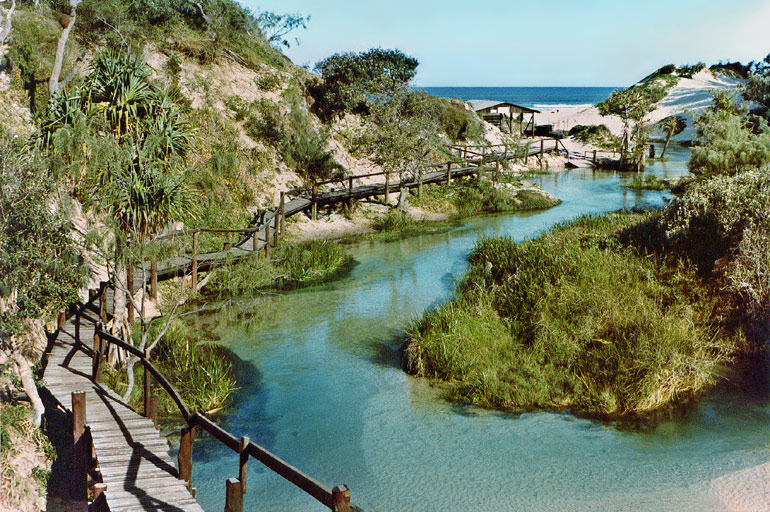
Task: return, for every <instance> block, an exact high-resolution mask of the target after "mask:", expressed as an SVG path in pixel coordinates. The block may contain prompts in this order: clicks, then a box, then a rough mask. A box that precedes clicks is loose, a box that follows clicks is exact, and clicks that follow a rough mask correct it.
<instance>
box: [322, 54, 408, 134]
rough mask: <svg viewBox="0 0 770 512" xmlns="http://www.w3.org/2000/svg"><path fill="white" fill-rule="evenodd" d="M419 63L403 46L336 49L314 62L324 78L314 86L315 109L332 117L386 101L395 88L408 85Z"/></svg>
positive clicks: (364, 109) (326, 116) (363, 109)
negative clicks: (396, 47) (360, 50)
mask: <svg viewBox="0 0 770 512" xmlns="http://www.w3.org/2000/svg"><path fill="white" fill-rule="evenodd" d="M418 65H419V62H418V61H417V59H415V58H414V57H410V56H408V55H406V54H404V53H403V52H402V51H400V50H385V49H382V48H372V49H370V50H367V51H366V52H362V53H336V54H334V55H332V56H331V57H327V58H325V59H323V60H322V61H320V62H319V63H318V64H316V66H315V69H316V71H317V72H318V73H319V74H320V75H321V77H322V78H323V84H321V85H320V86H319V87H317V88H316V90H315V96H316V109H317V110H318V111H319V114H321V115H322V117H324V118H326V119H331V118H333V117H335V116H340V115H342V114H343V113H344V112H345V111H348V112H356V111H363V112H366V111H368V110H369V108H370V107H371V106H373V105H382V104H384V103H387V101H388V100H389V99H390V96H391V95H392V94H393V92H394V91H397V90H399V89H400V88H403V87H406V86H408V84H409V82H411V81H412V79H413V78H414V76H415V74H416V73H417V66H418Z"/></svg>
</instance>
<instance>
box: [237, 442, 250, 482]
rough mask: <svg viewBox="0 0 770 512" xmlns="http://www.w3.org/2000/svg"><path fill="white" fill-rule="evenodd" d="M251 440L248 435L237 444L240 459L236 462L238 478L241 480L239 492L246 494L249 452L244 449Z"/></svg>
mask: <svg viewBox="0 0 770 512" xmlns="http://www.w3.org/2000/svg"><path fill="white" fill-rule="evenodd" d="M250 442H251V441H250V440H249V438H248V437H242V438H241V444H240V445H239V446H238V453H239V455H240V461H239V463H238V480H240V482H241V492H243V494H246V476H247V473H248V469H249V454H248V452H247V451H246V449H247V448H248V446H249V443H250Z"/></svg>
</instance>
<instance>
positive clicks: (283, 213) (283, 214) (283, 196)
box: [279, 191, 286, 235]
mask: <svg viewBox="0 0 770 512" xmlns="http://www.w3.org/2000/svg"><path fill="white" fill-rule="evenodd" d="M279 213H280V215H281V235H283V231H284V229H286V226H285V222H286V194H285V193H284V192H283V191H281V206H280V208H279Z"/></svg>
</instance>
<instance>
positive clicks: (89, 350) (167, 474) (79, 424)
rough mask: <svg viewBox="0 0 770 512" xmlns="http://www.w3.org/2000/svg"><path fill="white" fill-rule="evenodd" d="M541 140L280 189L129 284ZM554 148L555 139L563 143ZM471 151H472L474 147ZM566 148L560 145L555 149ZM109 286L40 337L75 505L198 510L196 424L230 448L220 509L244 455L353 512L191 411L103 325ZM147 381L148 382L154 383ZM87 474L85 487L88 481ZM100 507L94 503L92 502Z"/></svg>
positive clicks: (238, 254) (457, 173)
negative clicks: (166, 404)
mask: <svg viewBox="0 0 770 512" xmlns="http://www.w3.org/2000/svg"><path fill="white" fill-rule="evenodd" d="M550 140H553V141H554V142H553V143H552V144H553V148H552V149H551V151H560V150H559V141H558V140H555V139H550ZM545 143H546V142H545V140H541V141H539V143H537V144H534V145H532V144H530V145H529V146H528V147H526V149H525V150H523V151H519V152H514V151H510V152H509V149H508V148H507V147H506V148H505V149H504V151H502V152H501V151H494V147H493V148H492V149H491V150H490V149H488V147H485V148H484V149H481V148H474V147H465V146H464V147H454V148H452V149H453V151H457V152H458V153H459V156H460V159H461V161H460V162H447V163H444V164H438V165H433V166H430V167H428V168H426V169H425V170H424V171H423V170H421V171H418V172H417V173H416V176H409V177H404V178H402V179H397V180H391V174H390V173H385V172H382V173H372V174H367V175H361V176H352V177H345V178H342V179H341V180H330V181H326V182H320V183H315V184H313V185H312V186H311V187H309V188H308V189H306V190H294V191H291V195H290V196H289V197H290V199H289V200H288V201H287V194H284V193H282V194H281V200H280V204H279V205H278V206H277V207H275V208H273V209H272V210H270V211H267V212H265V214H264V215H262V216H261V217H260V218H258V219H255V221H254V222H252V223H251V225H249V226H248V227H246V228H242V229H191V230H186V231H182V232H176V233H173V234H171V235H167V236H165V237H161V238H159V240H162V239H164V238H166V239H167V238H177V237H182V236H191V237H192V248H191V249H192V250H191V252H190V256H189V257H186V256H184V257H177V258H173V259H170V260H168V261H164V262H161V263H157V264H156V263H152V264H151V265H150V267H151V272H150V274H151V277H150V279H149V281H150V282H149V283H146V282H145V279H144V277H143V274H144V272H137V271H136V270H137V269H132V272H131V273H132V274H133V276H130V277H129V279H128V285H129V291H130V292H133V291H134V290H135V289H139V288H144V287H145V286H148V287H149V288H150V294H151V295H155V294H156V293H157V289H156V288H157V282H158V281H161V280H164V279H170V278H173V277H176V276H181V275H186V274H187V273H190V275H191V276H192V286H193V287H194V288H195V287H197V281H198V272H201V271H205V270H208V269H210V268H212V266H213V265H215V264H216V263H217V262H219V261H222V260H225V259H229V258H232V259H240V258H244V257H247V256H251V257H254V256H258V255H259V254H260V253H261V252H262V251H264V253H265V255H269V251H270V248H271V246H275V245H276V244H277V242H278V236H279V235H280V234H283V232H284V229H285V220H286V218H288V217H290V216H292V215H295V214H297V213H300V212H307V211H309V212H310V216H311V217H312V218H315V217H316V215H317V212H318V208H319V207H323V206H330V205H334V204H339V203H343V202H346V203H348V204H350V205H352V203H353V201H356V200H360V199H365V198H369V197H373V196H384V198H385V200H386V201H387V200H388V196H389V195H390V193H391V191H395V190H402V189H414V188H417V189H418V194H420V195H421V194H422V187H423V185H424V184H428V183H439V182H444V183H447V184H450V183H451V182H452V180H453V179H456V178H460V177H464V176H470V175H474V174H475V175H482V174H483V173H484V172H497V173H499V172H500V167H501V162H502V161H504V160H505V159H513V158H521V157H523V158H524V159H526V158H528V157H530V156H533V155H540V156H541V157H542V155H543V154H544V152H545V151H546V149H547V148H546V147H544V144H545ZM562 148H563V145H562ZM477 149H478V150H477ZM564 151H566V149H564ZM376 176H382V177H383V178H384V181H383V182H381V183H372V184H359V185H357V186H356V185H355V184H354V182H355V181H359V183H360V181H361V180H363V179H367V178H373V177H376ZM340 181H344V182H345V185H347V186H346V187H344V188H342V189H336V190H335V189H331V190H322V189H321V187H324V186H328V185H331V184H334V183H339V182H340ZM203 232H213V233H225V234H229V233H230V234H235V235H237V236H238V237H239V238H238V240H237V241H236V242H235V243H234V244H232V245H231V246H226V247H224V248H223V250H221V251H217V252H211V253H199V251H198V241H199V240H198V237H199V234H200V233H203ZM114 293H115V291H114V289H113V288H112V287H111V286H109V285H108V283H102V284H101V286H100V288H99V289H98V290H90V291H89V300H88V301H87V302H86V303H79V304H75V305H73V306H72V307H70V309H69V310H68V311H67V312H64V313H62V314H61V315H60V316H59V330H58V331H57V333H56V335H55V337H54V338H52V340H51V342H50V343H49V347H48V350H47V351H46V358H45V370H44V374H43V379H44V381H45V382H46V388H47V389H48V391H49V392H50V395H51V397H52V398H53V399H54V400H55V401H56V402H58V404H59V405H61V406H62V407H63V408H64V409H67V410H69V412H70V417H71V419H72V446H73V468H72V471H71V473H70V476H71V485H70V486H69V489H70V493H71V496H70V498H71V499H72V500H74V503H77V504H78V505H79V508H78V509H82V510H87V509H88V501H89V493H90V499H91V500H92V501H93V504H92V510H111V511H113V512H118V511H121V512H122V511H125V512H133V511H139V510H149V511H158V512H160V511H174V512H181V511H193V512H197V511H200V510H202V509H201V508H200V506H199V505H198V504H197V502H196V500H195V489H194V488H193V487H192V444H193V438H194V432H195V430H196V429H198V430H203V431H205V432H207V433H208V434H209V435H211V436H212V437H213V438H214V439H216V440H218V441H219V442H221V443H223V444H224V445H225V446H227V447H228V448H229V449H230V450H231V451H232V452H233V453H234V462H233V467H234V471H233V473H234V475H236V476H235V477H234V478H230V479H228V480H227V481H226V482H225V486H226V505H225V510H226V511H231V512H238V511H241V510H242V509H243V495H244V494H245V492H246V489H247V480H246V468H247V466H248V463H249V459H251V458H254V459H256V460H257V461H259V462H260V463H262V464H263V465H265V466H267V467H268V468H270V469H271V470H272V471H274V472H276V473H278V474H279V475H281V476H282V477H283V478H285V479H286V480H288V481H289V482H291V483H292V484H294V485H295V486H297V487H298V488H300V489H301V490H303V491H304V492H306V493H307V494H309V495H310V496H312V497H314V498H315V499H316V500H318V501H319V502H320V503H322V504H323V505H325V506H326V507H327V508H329V509H330V510H332V511H335V512H348V511H350V510H357V507H355V506H353V505H351V499H350V491H349V490H348V488H347V487H346V486H344V485H338V486H336V487H334V488H329V487H327V486H325V485H323V484H322V483H320V482H318V481H316V480H315V479H313V478H312V477H310V476H308V475H306V474H304V473H302V472H301V471H300V470H299V469H297V468H294V467H293V466H291V465H290V464H289V463H287V462H285V461H283V460H281V459H280V458H278V457H277V456H276V455H274V454H272V453H270V452H269V451H267V450H266V449H265V448H263V447H261V446H260V445H258V444H256V443H254V442H252V441H250V440H249V439H248V438H240V439H238V438H236V437H234V436H233V435H232V434H230V433H229V432H227V431H226V430H224V429H222V428H221V427H219V426H218V425H216V424H215V423H214V422H212V421H211V420H210V419H208V418H207V417H206V416H205V414H203V413H201V412H194V411H191V410H190V408H189V407H188V406H187V404H186V403H185V402H184V400H182V398H181V396H180V395H179V393H178V392H177V391H176V389H174V387H173V386H172V385H171V384H170V383H169V382H168V380H167V379H166V378H165V377H164V376H163V375H162V374H161V373H160V372H159V371H158V369H157V368H156V367H155V366H154V365H153V364H152V362H151V360H150V354H149V353H144V352H142V351H140V350H138V349H137V348H136V347H134V346H132V345H129V344H127V343H125V342H123V341H122V340H120V339H118V338H115V337H114V336H111V335H110V334H108V333H107V332H105V331H104V330H103V329H104V326H105V325H106V324H107V322H108V320H109V319H110V318H111V315H110V313H109V311H110V310H111V308H112V306H113V303H114V301H113V296H114ZM110 345H114V346H117V347H120V348H121V349H123V350H125V351H126V352H128V353H129V354H131V355H133V356H135V357H136V358H137V360H138V362H139V363H140V364H141V365H142V367H143V368H144V382H143V388H142V389H143V408H144V410H143V413H142V414H141V415H140V414H139V413H137V412H135V411H134V410H133V409H131V407H130V406H129V405H128V404H126V403H125V402H124V401H123V400H122V399H121V398H120V397H119V396H118V395H117V394H115V393H114V392H113V391H111V390H109V389H107V388H106V387H105V386H103V385H102V382H101V376H102V365H103V364H104V360H105V357H106V354H107V352H108V350H109V347H110ZM153 382H155V384H156V385H155V386H154V385H153ZM155 387H157V388H159V390H161V391H162V392H165V393H167V394H168V395H169V396H170V397H171V399H172V400H173V402H174V403H175V404H176V406H177V408H178V409H179V413H180V416H181V417H182V419H183V421H184V422H185V427H184V428H183V429H182V430H181V433H180V434H181V439H180V445H179V453H178V460H177V464H176V465H175V464H174V462H173V461H172V460H171V459H170V457H169V455H168V444H167V441H166V439H165V438H164V437H162V436H161V435H160V434H159V432H158V430H157V405H156V404H157V401H156V397H155V396H154V394H153V393H154V391H153V388H155ZM89 475H90V478H91V483H92V485H91V486H90V490H89V485H88V480H89ZM100 507H101V508H100Z"/></svg>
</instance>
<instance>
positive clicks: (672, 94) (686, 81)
mask: <svg viewBox="0 0 770 512" xmlns="http://www.w3.org/2000/svg"><path fill="white" fill-rule="evenodd" d="M740 82H741V81H740V79H737V78H729V77H726V76H724V75H721V74H714V73H712V72H711V71H709V70H708V69H703V70H701V71H699V72H698V73H696V74H694V75H693V77H692V78H682V77H680V78H679V81H678V82H677V84H676V85H675V86H673V87H672V88H671V89H670V90H669V91H668V94H667V95H666V97H665V98H663V99H662V100H660V101H659V102H658V104H657V105H656V108H655V110H653V111H652V112H651V113H650V114H649V115H648V116H647V123H648V124H654V123H657V122H658V121H660V120H662V119H665V118H666V117H669V116H673V115H681V116H682V117H684V118H685V121H686V123H687V127H686V128H685V129H684V131H682V133H679V134H678V135H674V136H673V137H672V140H676V141H680V142H683V141H691V140H692V139H693V138H694V137H695V127H694V125H693V118H694V117H697V116H698V114H699V113H701V112H702V111H703V110H705V109H706V108H708V107H709V106H710V105H711V102H712V99H711V95H712V94H713V93H714V92H716V91H719V90H728V91H733V92H734V93H735V94H736V95H737V94H738V85H739V84H740ZM535 120H536V122H537V123H538V124H553V125H554V126H555V127H557V128H559V129H562V130H565V131H568V130H569V129H570V128H572V127H573V126H575V125H579V124H582V125H600V124H604V125H606V126H607V128H609V129H610V131H611V132H612V133H613V134H614V135H620V134H621V133H622V132H623V121H622V120H621V119H620V118H619V117H618V116H604V117H603V116H602V115H601V114H599V109H597V108H596V107H595V106H591V107H583V106H578V107H560V108H559V109H558V110H553V111H550V112H543V113H541V114H538V115H537V116H536V118H535ZM653 135H656V134H655V133H653Z"/></svg>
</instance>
